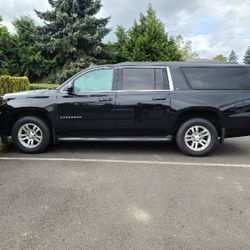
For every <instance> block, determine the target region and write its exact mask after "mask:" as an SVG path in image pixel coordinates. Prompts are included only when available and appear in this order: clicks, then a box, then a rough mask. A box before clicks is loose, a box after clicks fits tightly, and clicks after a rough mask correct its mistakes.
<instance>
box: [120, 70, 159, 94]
mask: <svg viewBox="0 0 250 250" xmlns="http://www.w3.org/2000/svg"><path fill="white" fill-rule="evenodd" d="M122 78H123V90H154V89H159V90H160V89H163V88H164V79H163V69H123V77H122Z"/></svg>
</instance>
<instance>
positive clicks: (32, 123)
mask: <svg viewBox="0 0 250 250" xmlns="http://www.w3.org/2000/svg"><path fill="white" fill-rule="evenodd" d="M12 139H13V142H14V145H15V146H16V148H17V149H18V150H19V151H21V152H23V153H28V154H36V153H42V152H44V151H45V150H46V149H47V148H48V146H49V145H50V141H51V134H50V129H49V127H48V125H47V124H46V123H45V122H44V120H42V119H41V118H38V117H34V116H26V117H23V118H21V119H19V120H18V121H17V122H16V123H15V124H14V126H13V128H12ZM32 141H33V143H32ZM32 144H33V145H32Z"/></svg>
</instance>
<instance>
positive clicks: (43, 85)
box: [30, 83, 59, 90]
mask: <svg viewBox="0 0 250 250" xmlns="http://www.w3.org/2000/svg"><path fill="white" fill-rule="evenodd" d="M58 86H59V85H57V84H50V83H31V84H30V90H36V89H52V88H57V87H58Z"/></svg>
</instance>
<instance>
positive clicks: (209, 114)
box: [174, 108, 224, 137]
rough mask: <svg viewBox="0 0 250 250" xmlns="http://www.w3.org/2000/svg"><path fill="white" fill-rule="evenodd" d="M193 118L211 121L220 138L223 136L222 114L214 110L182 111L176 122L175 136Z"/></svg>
mask: <svg viewBox="0 0 250 250" xmlns="http://www.w3.org/2000/svg"><path fill="white" fill-rule="evenodd" d="M193 118H203V119H206V120H208V121H210V122H211V123H212V124H213V125H214V126H215V128H216V130H217V132H218V135H219V136H220V137H222V136H223V133H224V132H223V129H224V121H223V120H224V119H223V116H222V114H221V112H220V111H219V110H217V109H214V108H199V109H195V108H191V109H185V110H182V111H181V112H180V113H179V115H178V117H177V119H176V121H175V127H174V128H175V134H176V133H177V131H178V129H179V128H180V126H181V125H182V124H183V123H184V122H185V121H187V120H190V119H193Z"/></svg>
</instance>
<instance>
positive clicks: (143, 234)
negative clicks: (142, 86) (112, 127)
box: [0, 138, 250, 250]
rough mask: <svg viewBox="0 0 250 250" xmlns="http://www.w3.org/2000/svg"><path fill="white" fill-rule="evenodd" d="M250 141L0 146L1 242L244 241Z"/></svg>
mask: <svg viewBox="0 0 250 250" xmlns="http://www.w3.org/2000/svg"><path fill="white" fill-rule="evenodd" d="M249 190H250V139H249V138H238V139H231V140H227V141H226V142H225V144H224V145H223V146H219V147H218V148H217V149H216V151H215V153H214V154H213V155H212V156H209V157H204V158H192V157H186V156H184V155H182V154H181V153H180V152H179V151H178V149H177V148H176V146H175V145H174V144H171V143H100V142H99V143H81V144H71V143H69V144H60V145H57V146H55V147H53V148H51V149H50V151H49V152H47V153H45V154H41V155H24V154H20V153H18V152H16V151H15V149H14V148H13V147H9V148H7V149H6V150H4V151H3V152H2V153H0V249H25V250H26V249H60V250H63V249H84V250H85V249H98V250H99V249H107V250H110V249H119V250H120V249H143V250H144V249H150V250H152V249H237V250H238V249H250V237H249V235H250V209H249V208H250V194H249Z"/></svg>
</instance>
